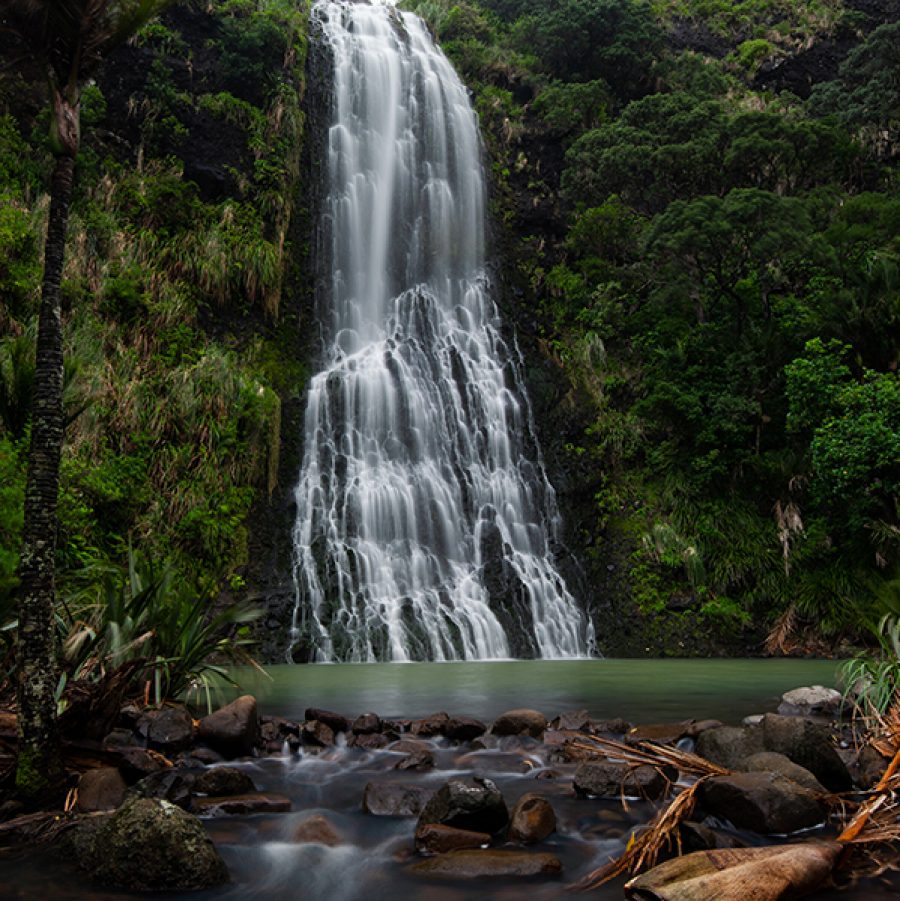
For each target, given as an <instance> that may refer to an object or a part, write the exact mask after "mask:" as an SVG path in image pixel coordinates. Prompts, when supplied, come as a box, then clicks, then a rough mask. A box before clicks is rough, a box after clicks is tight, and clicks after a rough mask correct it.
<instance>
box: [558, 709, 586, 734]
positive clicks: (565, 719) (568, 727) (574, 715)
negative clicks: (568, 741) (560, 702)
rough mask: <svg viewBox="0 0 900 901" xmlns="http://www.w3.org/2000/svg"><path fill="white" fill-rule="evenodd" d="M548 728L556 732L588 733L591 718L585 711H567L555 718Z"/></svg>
mask: <svg viewBox="0 0 900 901" xmlns="http://www.w3.org/2000/svg"><path fill="white" fill-rule="evenodd" d="M549 728H550V729H554V730H556V731H558V732H590V731H591V717H590V714H589V713H588V712H587V711H586V710H574V711H567V712H566V713H560V714H559V715H558V716H555V717H554V718H553V719H552V720H551V721H550V725H549Z"/></svg>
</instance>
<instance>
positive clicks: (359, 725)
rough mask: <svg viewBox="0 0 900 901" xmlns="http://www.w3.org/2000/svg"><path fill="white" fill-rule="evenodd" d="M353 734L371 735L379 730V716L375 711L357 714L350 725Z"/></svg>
mask: <svg viewBox="0 0 900 901" xmlns="http://www.w3.org/2000/svg"><path fill="white" fill-rule="evenodd" d="M351 729H352V730H353V734H354V735H371V734H372V733H374V732H381V717H380V716H378V714H377V713H363V714H362V715H360V716H358V717H357V718H356V719H355V720H354V721H353V725H352V726H351Z"/></svg>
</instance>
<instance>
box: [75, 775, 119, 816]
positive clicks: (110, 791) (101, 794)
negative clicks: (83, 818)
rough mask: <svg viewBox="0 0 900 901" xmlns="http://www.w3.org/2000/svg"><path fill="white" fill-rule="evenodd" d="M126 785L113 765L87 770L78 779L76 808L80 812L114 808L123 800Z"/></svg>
mask: <svg viewBox="0 0 900 901" xmlns="http://www.w3.org/2000/svg"><path fill="white" fill-rule="evenodd" d="M127 789H128V786H127V785H126V784H125V780H124V779H123V778H122V774H121V773H120V772H119V771H118V770H117V769H116V768H115V767H101V768H100V769H96V770H88V771H87V772H86V773H82V774H81V778H80V779H79V780H78V801H77V802H76V805H75V807H76V809H77V810H78V811H79V812H81V813H93V812H95V811H98V810H115V809H116V808H117V807H120V806H121V804H122V802H123V801H124V800H125V792H126V791H127Z"/></svg>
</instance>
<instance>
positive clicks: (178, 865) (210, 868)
mask: <svg viewBox="0 0 900 901" xmlns="http://www.w3.org/2000/svg"><path fill="white" fill-rule="evenodd" d="M78 862H79V864H80V865H81V866H82V867H83V868H84V869H85V870H86V871H87V872H88V873H89V874H90V876H91V877H92V878H93V879H94V880H95V881H96V882H98V883H99V884H100V885H103V886H108V887H111V888H120V889H125V890H127V891H139V892H176V891H187V890H192V889H202V888H209V887H212V886H216V885H221V884H223V883H225V882H227V881H228V870H227V869H226V867H225V862H224V861H223V860H222V858H221V857H220V856H219V852H218V851H217V850H216V848H215V845H213V843H212V841H211V840H210V839H209V837H208V836H207V834H206V831H205V830H204V828H203V826H202V825H201V823H200V821H199V820H198V819H197V818H196V817H193V816H191V815H190V814H188V813H185V812H184V811H183V810H181V809H180V808H179V807H176V806H175V805H174V804H170V803H169V802H168V801H159V800H156V799H151V798H131V799H129V800H126V802H125V803H124V804H123V805H122V807H120V808H119V810H118V811H117V812H116V813H114V814H113V815H112V816H111V817H109V818H108V820H107V821H105V822H103V823H102V824H101V825H100V826H99V827H97V828H96V831H95V832H94V833H93V836H92V841H91V842H90V845H89V847H84V848H83V850H82V853H81V854H79V855H78Z"/></svg>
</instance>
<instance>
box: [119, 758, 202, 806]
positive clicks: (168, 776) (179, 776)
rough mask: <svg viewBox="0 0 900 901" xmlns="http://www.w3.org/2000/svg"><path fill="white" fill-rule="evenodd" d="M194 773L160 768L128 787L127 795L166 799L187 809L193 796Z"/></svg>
mask: <svg viewBox="0 0 900 901" xmlns="http://www.w3.org/2000/svg"><path fill="white" fill-rule="evenodd" d="M193 788H194V774H193V773H192V772H191V771H189V770H180V769H174V768H173V769H170V770H160V771H159V772H156V773H150V775H149V776H144V778H143V779H141V780H140V782H136V783H135V784H134V785H132V786H131V788H129V789H128V795H129V797H134V798H153V799H155V800H157V801H168V802H169V803H170V804H174V805H176V806H177V807H181V808H182V809H184V810H187V809H188V808H189V807H190V806H191V798H192V797H193Z"/></svg>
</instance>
